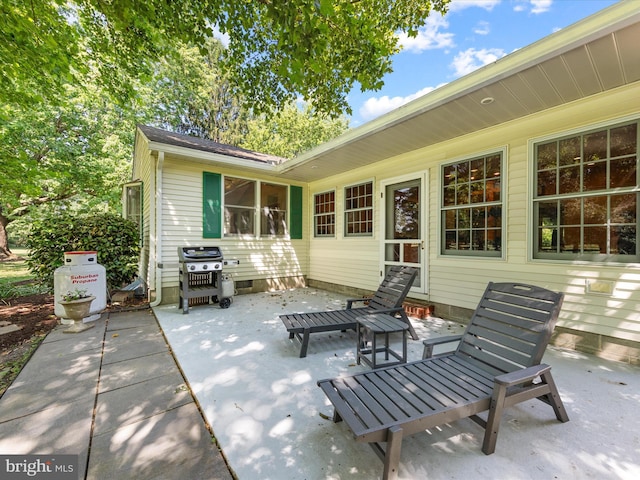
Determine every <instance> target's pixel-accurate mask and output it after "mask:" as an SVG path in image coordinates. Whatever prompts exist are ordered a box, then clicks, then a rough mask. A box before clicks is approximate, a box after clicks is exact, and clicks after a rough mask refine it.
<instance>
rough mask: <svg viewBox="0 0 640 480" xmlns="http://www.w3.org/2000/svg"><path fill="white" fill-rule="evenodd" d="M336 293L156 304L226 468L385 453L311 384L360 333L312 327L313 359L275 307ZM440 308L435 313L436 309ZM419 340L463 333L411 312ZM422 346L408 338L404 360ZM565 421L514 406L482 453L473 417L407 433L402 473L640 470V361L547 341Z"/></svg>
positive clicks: (349, 468) (287, 308) (333, 469)
mask: <svg viewBox="0 0 640 480" xmlns="http://www.w3.org/2000/svg"><path fill="white" fill-rule="evenodd" d="M345 298H346V297H343V296H341V295H338V294H335V293H331V292H326V291H321V290H315V289H299V290H293V291H284V292H275V293H262V294H253V295H242V296H237V297H235V299H234V303H233V304H232V305H231V307H230V308H228V309H220V308H219V307H218V306H215V305H210V306H209V305H207V306H198V307H193V308H191V310H190V313H189V314H188V315H183V314H182V311H181V310H179V309H178V308H177V306H176V305H165V306H160V307H157V308H154V312H155V314H156V317H157V319H158V322H159V323H160V326H161V327H162V329H163V331H164V333H165V335H166V338H167V340H168V342H169V344H170V345H171V348H172V350H173V353H174V355H175V357H176V360H177V362H178V364H179V365H180V367H181V369H182V371H183V373H184V375H185V376H186V380H187V382H188V384H189V385H190V387H191V389H192V390H193V393H194V394H195V396H196V398H197V402H198V404H199V406H200V408H201V409H202V411H203V412H204V415H205V417H206V418H205V420H206V421H207V422H208V423H209V424H210V425H211V427H212V429H213V432H214V435H215V437H216V439H217V441H218V442H219V444H220V446H221V448H222V451H223V453H224V455H225V458H226V459H227V461H228V463H229V465H230V467H231V469H232V471H233V473H234V474H235V475H236V476H237V478H239V479H241V480H245V479H247V480H248V479H254V478H259V479H274V480H276V479H279V480H291V479H301V480H302V479H310V480H311V479H336V480H337V479H346V478H349V479H372V478H379V477H380V475H381V473H382V462H381V461H380V460H379V459H378V457H377V456H376V455H375V454H374V452H373V451H372V449H371V448H370V447H369V445H367V444H360V443H356V442H355V441H354V440H353V438H352V437H351V434H350V432H349V431H348V429H347V428H346V426H345V425H344V424H343V423H338V424H334V423H333V422H332V421H331V416H332V413H333V410H332V408H331V405H330V404H329V403H328V401H327V399H326V398H325V396H324V395H323V393H322V392H321V390H320V389H319V388H318V387H317V386H316V381H317V380H319V379H322V378H327V377H334V376H338V375H343V374H350V373H355V372H357V371H361V370H363V369H365V367H364V366H362V365H361V366H358V365H356V361H355V333H353V332H346V333H338V334H317V335H315V337H314V336H312V338H311V343H310V346H309V352H308V356H307V357H306V358H298V354H299V348H300V347H299V343H298V342H297V341H296V340H293V341H292V340H289V338H288V335H287V332H286V331H285V329H284V327H283V325H282V322H281V321H280V320H279V318H278V315H279V314H282V313H291V312H302V311H320V310H327V309H335V308H342V307H343V306H344V304H345ZM436 313H437V312H436ZM413 324H414V327H415V328H416V331H417V333H418V335H419V336H420V338H421V339H424V338H427V337H432V336H438V335H447V334H454V333H458V332H461V331H462V330H463V326H461V325H459V324H455V323H451V322H447V321H444V320H441V319H438V318H432V319H427V320H424V321H422V320H415V319H414V320H413ZM421 353H422V343H421V342H420V341H412V340H409V360H417V359H419V358H420V356H421ZM544 361H545V362H546V363H549V364H550V365H552V367H553V370H552V372H553V374H554V378H555V380H556V383H557V384H558V388H559V389H560V393H561V396H562V398H563V400H564V402H565V406H566V408H567V411H568V413H569V417H570V422H568V423H565V424H562V423H559V422H557V421H556V419H555V416H554V414H553V411H552V409H551V408H550V407H549V406H547V405H545V404H543V403H541V402H538V401H531V402H527V403H524V404H520V405H519V406H517V407H515V408H512V409H509V410H508V411H507V412H506V414H505V417H504V418H503V423H502V427H501V431H500V435H499V437H498V444H497V449H496V453H495V454H493V455H491V456H485V455H484V454H483V453H482V452H481V442H482V436H483V433H484V431H483V430H482V429H481V428H480V427H479V426H477V425H476V424H475V423H473V422H472V421H470V420H462V421H459V422H456V423H454V424H450V425H443V426H442V427H441V428H439V429H436V430H433V431H428V432H425V433H424V434H418V435H415V436H412V437H409V438H406V439H405V440H404V443H403V449H402V458H401V465H400V478H401V479H425V478H429V479H466V478H470V477H473V478H505V479H507V478H509V479H540V480H542V479H544V480H547V479H553V478H557V479H564V478H598V479H636V478H640V416H639V415H638V411H640V410H639V409H640V370H638V368H637V367H633V366H629V365H625V364H620V363H615V362H610V361H606V360H602V359H599V358H597V357H593V356H590V355H585V354H581V353H577V352H573V351H565V350H560V349H557V348H549V349H548V350H547V353H546V355H545V358H544Z"/></svg>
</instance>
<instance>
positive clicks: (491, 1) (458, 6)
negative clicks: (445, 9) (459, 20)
mask: <svg viewBox="0 0 640 480" xmlns="http://www.w3.org/2000/svg"><path fill="white" fill-rule="evenodd" d="M500 1H501V0H453V1H452V2H451V3H450V4H449V11H450V12H459V11H460V10H464V9H465V8H470V7H479V8H484V9H485V10H487V11H491V10H493V7H495V6H496V5H498V4H499V3H500Z"/></svg>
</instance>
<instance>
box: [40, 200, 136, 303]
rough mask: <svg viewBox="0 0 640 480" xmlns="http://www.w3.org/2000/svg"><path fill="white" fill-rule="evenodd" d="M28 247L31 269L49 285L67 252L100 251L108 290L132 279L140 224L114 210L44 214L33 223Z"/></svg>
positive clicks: (134, 272) (42, 281)
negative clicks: (115, 212) (111, 211)
mask: <svg viewBox="0 0 640 480" xmlns="http://www.w3.org/2000/svg"><path fill="white" fill-rule="evenodd" d="M27 248H28V249H29V258H28V260H27V265H28V266H29V270H30V271H31V273H32V274H33V275H34V276H35V277H36V278H37V280H38V281H39V282H40V283H42V284H44V285H46V286H47V287H48V288H50V289H53V274H54V272H55V270H56V268H58V267H61V266H62V265H63V264H64V252H74V251H90V250H95V251H97V252H98V263H99V264H100V265H102V266H103V267H104V268H105V269H106V271H107V288H108V289H109V290H113V289H117V288H120V287H122V286H123V285H126V284H128V283H131V281H132V280H133V278H134V276H135V274H136V272H137V269H138V254H139V253H140V246H139V234H138V227H137V225H136V224H135V223H133V222H131V221H130V220H125V219H124V218H122V217H121V216H120V215H117V214H114V213H95V214H94V213H92V214H86V215H73V214H68V213H64V212H62V213H60V212H58V213H57V214H55V215H48V216H46V217H43V218H42V219H39V220H37V221H36V222H34V223H33V224H32V225H31V229H30V233H29V236H28V238H27Z"/></svg>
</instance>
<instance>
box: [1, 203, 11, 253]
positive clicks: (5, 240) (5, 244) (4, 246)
mask: <svg viewBox="0 0 640 480" xmlns="http://www.w3.org/2000/svg"><path fill="white" fill-rule="evenodd" d="M7 225H9V219H8V218H7V217H5V216H4V215H3V214H2V210H1V209H0V260H3V259H5V258H9V257H12V256H13V254H12V253H11V250H9V237H8V235H7Z"/></svg>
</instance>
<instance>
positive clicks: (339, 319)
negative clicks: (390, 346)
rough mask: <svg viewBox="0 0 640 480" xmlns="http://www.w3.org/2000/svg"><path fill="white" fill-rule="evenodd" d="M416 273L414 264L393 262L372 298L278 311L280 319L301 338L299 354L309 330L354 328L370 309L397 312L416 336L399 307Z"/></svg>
mask: <svg viewBox="0 0 640 480" xmlns="http://www.w3.org/2000/svg"><path fill="white" fill-rule="evenodd" d="M417 273H418V270H417V269H416V268H414V267H407V266H392V267H391V268H390V269H389V272H388V273H387V275H386V276H385V278H384V280H383V281H382V283H381V284H380V286H379V287H378V290H377V291H376V293H375V294H374V295H373V297H372V298H357V299H349V300H347V308H346V309H345V310H332V311H327V312H313V313H294V314H289V315H280V320H282V322H283V323H284V325H285V327H286V328H287V332H289V338H291V339H293V338H294V337H296V338H298V340H300V343H301V347H300V358H303V357H306V356H307V348H308V347H309V337H310V335H311V334H312V333H319V332H332V331H346V330H355V329H356V325H357V320H358V318H359V317H362V316H363V315H367V314H371V313H375V314H378V313H388V314H389V315H393V316H399V317H400V318H401V319H402V320H403V321H405V322H406V323H407V324H408V325H409V333H410V335H411V338H413V339H414V340H418V336H417V335H416V332H415V330H414V329H413V326H412V325H411V322H409V318H408V317H407V314H406V313H405V311H404V308H403V307H402V303H403V302H404V299H405V298H406V296H407V293H409V289H410V288H411V285H412V284H413V280H414V278H415V276H416V274H417ZM355 302H366V303H367V305H366V306H364V307H359V308H352V305H353V304H354V303H355Z"/></svg>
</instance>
